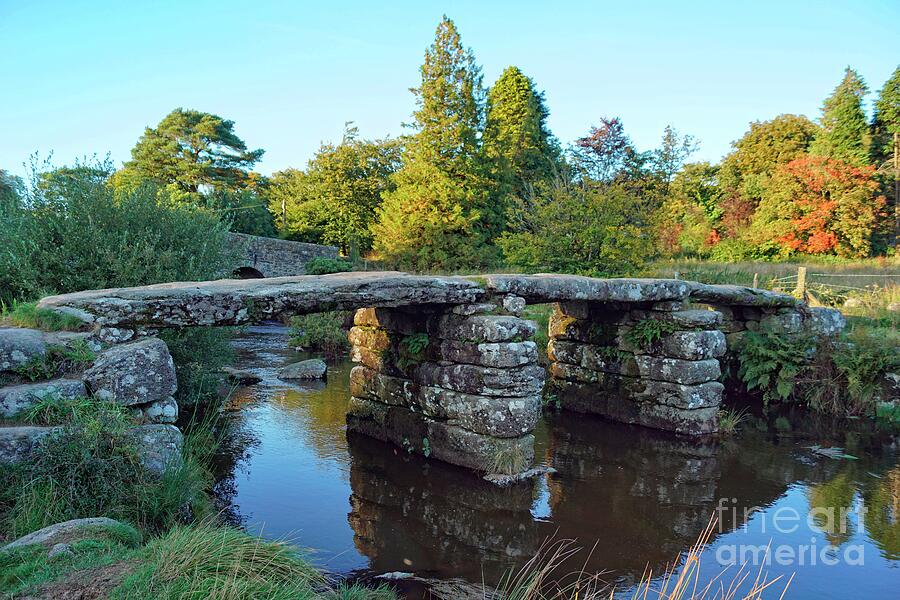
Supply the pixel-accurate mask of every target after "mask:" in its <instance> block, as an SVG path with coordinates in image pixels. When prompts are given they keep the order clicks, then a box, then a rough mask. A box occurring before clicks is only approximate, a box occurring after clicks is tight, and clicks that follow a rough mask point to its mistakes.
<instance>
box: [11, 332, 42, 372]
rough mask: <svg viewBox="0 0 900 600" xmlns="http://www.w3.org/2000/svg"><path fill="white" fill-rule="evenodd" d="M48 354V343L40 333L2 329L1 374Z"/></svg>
mask: <svg viewBox="0 0 900 600" xmlns="http://www.w3.org/2000/svg"><path fill="white" fill-rule="evenodd" d="M46 352H47V343H46V342H45V341H44V335H43V334H42V333H41V332H40V331H35V330H33V329H20V328H17V327H4V328H0V372H3V371H13V370H15V368H16V367H19V366H21V365H24V364H25V363H27V362H28V361H29V360H31V359H32V358H35V357H40V356H43V355H44V353H46Z"/></svg>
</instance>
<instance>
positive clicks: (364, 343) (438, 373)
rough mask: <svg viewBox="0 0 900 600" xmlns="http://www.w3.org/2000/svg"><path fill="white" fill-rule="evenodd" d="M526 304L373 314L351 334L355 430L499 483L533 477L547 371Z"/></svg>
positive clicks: (361, 317) (358, 319) (507, 301)
mask: <svg viewBox="0 0 900 600" xmlns="http://www.w3.org/2000/svg"><path fill="white" fill-rule="evenodd" d="M524 307H525V302H524V300H523V299H521V298H515V297H507V298H504V299H503V300H502V301H500V302H498V303H482V304H462V305H456V306H453V307H444V308H436V307H425V308H424V310H423V309H422V308H419V309H418V310H415V311H410V310H403V309H387V308H366V309H361V310H358V311H357V312H356V316H355V319H354V327H353V329H351V331H350V341H351V343H352V345H353V350H352V355H351V357H352V359H353V360H354V361H355V362H357V363H359V364H358V366H356V367H354V368H353V370H352V372H351V375H350V394H351V400H350V409H349V413H348V417H347V422H348V426H349V427H350V429H353V430H356V431H360V432H362V433H365V434H367V435H370V436H372V437H376V438H378V439H381V440H384V441H391V442H393V443H395V444H397V445H400V446H402V447H404V448H406V449H407V450H409V451H415V452H419V453H422V454H426V455H428V456H434V457H435V458H438V459H440V460H443V461H445V462H449V463H452V464H456V465H460V466H463V467H468V468H470V469H474V470H477V471H480V472H485V473H489V474H497V475H515V474H517V473H520V472H522V471H525V470H527V469H528V468H529V467H530V466H531V464H532V461H533V459H534V436H532V435H531V431H532V430H533V429H534V426H535V424H536V422H537V419H538V415H539V413H540V409H541V390H542V388H543V385H544V369H543V367H541V366H540V365H538V364H537V356H538V353H537V346H536V345H535V343H534V342H533V341H530V340H529V339H528V338H530V337H532V336H533V335H534V333H535V324H534V323H533V322H531V321H526V320H524V319H522V318H520V317H519V316H518V315H519V314H521V310H522V309H523V308H524Z"/></svg>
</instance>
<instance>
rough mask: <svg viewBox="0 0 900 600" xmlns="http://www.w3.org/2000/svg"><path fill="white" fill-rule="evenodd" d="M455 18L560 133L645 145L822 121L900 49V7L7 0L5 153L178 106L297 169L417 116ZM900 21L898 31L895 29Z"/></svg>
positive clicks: (125, 129) (395, 130) (726, 140)
mask: <svg viewBox="0 0 900 600" xmlns="http://www.w3.org/2000/svg"><path fill="white" fill-rule="evenodd" d="M443 13H447V14H448V16H450V17H451V18H452V19H454V20H455V21H456V24H457V26H458V27H459V29H460V32H461V34H462V38H463V42H464V43H465V44H466V45H468V46H471V47H472V48H473V49H474V51H475V55H476V57H477V59H478V62H479V63H480V64H481V65H482V66H483V68H484V74H485V82H486V83H488V84H489V83H491V82H493V81H494V79H496V77H497V76H498V75H499V74H500V72H501V71H502V70H503V68H504V67H506V66H507V65H510V64H513V65H517V66H519V67H520V68H522V70H524V71H525V72H526V73H527V74H528V75H530V76H531V77H533V78H534V79H535V81H536V82H537V85H538V86H539V87H540V88H541V89H543V90H545V92H546V97H547V102H548V104H549V107H550V111H551V116H550V125H551V127H552V129H553V131H554V132H555V133H556V135H557V136H558V137H559V138H560V140H562V141H563V142H564V143H568V142H571V141H572V140H573V139H575V138H576V137H579V136H580V135H582V134H583V133H584V132H586V131H587V129H588V128H589V127H590V126H591V124H593V123H596V122H597V121H598V119H599V118H600V117H601V116H616V115H618V116H620V117H621V118H622V119H623V121H624V123H625V127H626V130H627V131H628V133H629V134H630V135H631V137H632V139H633V140H634V142H635V143H636V144H637V145H638V147H640V148H643V149H646V148H650V147H652V146H655V145H656V143H657V142H658V140H659V137H660V134H661V132H662V129H663V127H665V125H666V124H669V123H671V124H672V125H674V126H675V127H676V128H677V129H679V130H680V131H682V132H685V133H690V134H692V135H694V136H696V137H697V138H698V139H699V140H700V142H701V149H700V151H699V152H698V154H697V155H696V157H695V158H698V159H709V160H717V159H719V158H720V157H721V156H722V155H723V154H725V153H726V152H727V151H728V149H729V144H730V143H731V141H732V140H734V139H736V138H738V137H740V136H741V134H742V133H743V132H744V131H745V130H746V129H747V126H748V123H749V122H750V121H752V120H762V119H769V118H771V117H773V116H775V115H777V114H780V113H786V112H792V113H801V114H806V115H808V116H810V117H817V116H818V111H819V106H820V105H821V102H822V100H823V99H824V98H825V97H826V96H827V95H828V94H829V93H830V92H831V90H832V89H833V88H834V86H835V85H836V84H837V83H838V81H839V79H840V78H841V75H842V71H843V68H844V67H845V66H846V65H851V66H853V67H854V68H856V69H857V70H858V71H859V72H860V74H861V75H862V76H863V77H864V78H865V80H866V82H867V83H868V84H869V87H870V89H871V90H872V91H875V90H877V89H879V88H880V87H881V86H882V84H883V83H884V81H885V80H886V79H887V77H888V76H889V75H890V74H891V72H892V71H893V69H894V68H895V67H896V66H897V64H898V62H900V38H898V35H897V32H896V26H897V24H898V23H900V2H898V1H897V0H884V1H877V0H870V1H865V0H858V1H855V2H826V1H822V2H790V1H784V0H782V1H780V2H768V1H757V2H752V3H749V2H747V3H745V2H721V1H718V2H687V1H686V2H672V1H671V0H666V1H657V2H649V1H647V2H643V1H640V0H637V1H620V2H600V1H595V2H558V3H553V2H546V1H544V2H526V1H522V0H520V1H515V2H502V3H501V2H487V1H484V0H483V1H481V2H441V3H438V2H428V1H425V0H419V1H412V2H407V1H393V2H372V1H366V2H343V3H339V2H327V1H324V2H315V3H305V2H269V1H267V0H253V1H251V2H230V1H224V0H219V1H215V2H201V1H189V0H183V1H181V2H167V1H154V2H138V1H135V2H130V1H115V2H102V1H87V0H85V1H72V0H69V1H59V2H51V1H40V0H33V1H29V0H0V57H2V58H0V78H2V79H0V81H2V85H0V89H2V93H0V168H4V169H7V170H10V171H12V172H14V173H20V174H21V173H22V170H23V169H22V167H21V163H22V162H23V161H25V160H26V158H27V157H28V155H29V154H30V153H32V152H34V151H39V152H41V153H42V154H46V153H47V152H48V151H50V150H53V151H54V153H55V154H54V155H55V161H54V162H56V163H57V164H62V163H65V162H68V161H71V160H72V159H73V158H74V157H77V156H82V155H86V154H93V153H98V154H105V153H106V152H110V153H111V155H112V158H113V159H114V160H115V161H116V162H117V163H118V162H121V161H124V160H127V159H128V158H129V151H130V149H131V147H132V146H133V145H134V143H135V141H136V140H137V138H138V137H139V136H140V135H141V133H142V131H143V129H144V127H145V126H147V125H155V124H156V123H158V122H159V120H160V119H161V118H162V117H163V116H165V115H166V114H167V113H168V112H169V111H170V110H172V109H173V108H175V107H178V106H182V107H185V108H195V109H199V110H203V111H208V112H213V113H217V114H219V115H221V116H223V117H226V118H229V119H232V120H234V121H235V122H236V131H237V133H238V135H239V136H241V137H242V138H243V139H244V140H246V142H247V144H248V146H250V147H252V148H264V149H265V151H266V154H265V157H264V158H263V161H262V163H261V164H260V165H259V167H258V169H259V170H260V171H261V172H263V173H271V172H272V171H276V170H279V169H283V168H285V167H289V166H295V167H302V166H304V165H305V163H306V161H307V160H308V159H309V158H310V156H311V155H312V154H313V153H314V152H315V150H316V148H317V147H318V146H319V143H320V142H322V141H330V140H338V139H339V138H340V135H341V131H342V129H343V124H344V122H345V121H349V120H353V121H355V122H356V124H357V125H358V127H359V128H360V131H361V133H362V134H363V135H364V136H371V137H381V136H384V135H387V134H391V135H397V134H399V133H401V132H402V131H403V129H402V127H401V123H402V122H404V121H408V120H409V115H410V113H411V111H412V110H413V97H412V95H411V94H410V93H409V91H408V88H409V87H411V86H413V85H416V84H417V81H418V75H419V73H418V67H419V65H420V64H421V62H422V57H423V53H424V50H425V48H426V47H427V46H428V44H429V43H430V42H431V40H432V38H433V35H434V28H435V26H436V24H437V22H438V20H439V19H440V17H441V15H442V14H443ZM892 28H894V30H892Z"/></svg>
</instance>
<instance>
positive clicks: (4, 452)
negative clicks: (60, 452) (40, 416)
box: [0, 426, 57, 465]
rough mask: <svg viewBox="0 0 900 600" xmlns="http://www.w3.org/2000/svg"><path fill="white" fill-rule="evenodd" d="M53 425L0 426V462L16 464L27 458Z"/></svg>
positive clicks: (50, 430)
mask: <svg viewBox="0 0 900 600" xmlns="http://www.w3.org/2000/svg"><path fill="white" fill-rule="evenodd" d="M56 429H57V428H55V427H24V426H23V427H0V464H7V465H11V464H16V463H19V462H22V461H23V460H25V459H27V458H28V457H29V456H30V455H31V453H32V452H34V449H35V448H36V447H37V445H38V443H39V442H40V441H41V439H43V438H44V437H45V436H46V435H48V434H50V433H52V432H53V431H55V430H56Z"/></svg>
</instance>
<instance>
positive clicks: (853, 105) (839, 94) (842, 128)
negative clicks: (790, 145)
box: [809, 67, 869, 165]
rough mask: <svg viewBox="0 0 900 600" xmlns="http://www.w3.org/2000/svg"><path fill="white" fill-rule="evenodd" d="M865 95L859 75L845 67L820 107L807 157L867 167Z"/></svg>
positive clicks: (864, 85) (867, 137) (867, 131)
mask: <svg viewBox="0 0 900 600" xmlns="http://www.w3.org/2000/svg"><path fill="white" fill-rule="evenodd" d="M867 91H868V89H867V88H866V84H865V82H863V80H862V78H861V77H860V76H859V74H858V73H857V72H856V71H854V70H853V69H851V68H850V67H847V69H846V71H844V79H843V80H842V81H841V83H840V84H839V85H838V86H837V87H836V88H835V89H834V93H832V94H831V96H829V97H828V98H827V99H826V100H825V103H824V104H823V105H822V118H821V120H820V124H821V128H820V129H819V131H818V133H817V134H816V138H815V139H814V140H813V143H812V144H811V145H810V149H809V151H810V154H813V155H817V156H824V157H826V158H833V159H837V160H843V161H846V162H848V163H850V164H853V165H864V164H867V163H868V158H869V156H868V145H869V126H868V123H867V120H866V113H865V111H864V110H863V106H862V102H863V97H864V96H865V95H866V92H867Z"/></svg>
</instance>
